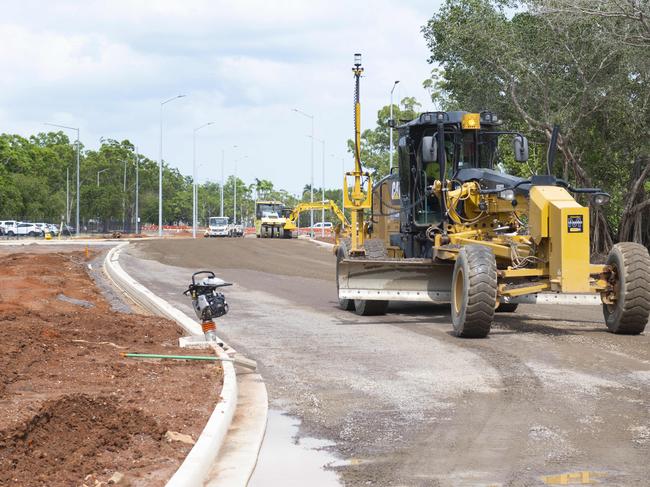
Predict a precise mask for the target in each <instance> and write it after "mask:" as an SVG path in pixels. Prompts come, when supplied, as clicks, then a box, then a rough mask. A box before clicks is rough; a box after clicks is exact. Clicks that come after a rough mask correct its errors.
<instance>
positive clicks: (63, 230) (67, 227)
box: [61, 224, 77, 237]
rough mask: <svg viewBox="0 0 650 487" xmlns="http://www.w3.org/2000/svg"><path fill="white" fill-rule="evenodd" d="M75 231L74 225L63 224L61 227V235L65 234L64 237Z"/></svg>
mask: <svg viewBox="0 0 650 487" xmlns="http://www.w3.org/2000/svg"><path fill="white" fill-rule="evenodd" d="M75 233H77V232H76V231H75V229H74V227H72V226H70V225H65V224H64V225H63V227H61V235H65V236H66V237H69V236H70V235H74V234H75Z"/></svg>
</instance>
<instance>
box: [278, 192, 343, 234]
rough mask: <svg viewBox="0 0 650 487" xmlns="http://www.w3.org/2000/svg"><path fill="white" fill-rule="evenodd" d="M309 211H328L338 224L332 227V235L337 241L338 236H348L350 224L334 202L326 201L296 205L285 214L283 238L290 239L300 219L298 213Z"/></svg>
mask: <svg viewBox="0 0 650 487" xmlns="http://www.w3.org/2000/svg"><path fill="white" fill-rule="evenodd" d="M309 210H328V211H331V212H332V213H333V214H334V215H335V216H336V218H338V220H339V223H338V225H336V226H335V227H334V233H335V235H336V238H337V239H338V238H339V236H340V235H343V236H345V235H349V234H350V222H348V219H347V218H346V217H345V213H343V211H342V210H341V209H340V208H339V207H338V206H337V204H336V203H334V201H332V200H328V201H325V202H320V201H314V202H313V203H298V204H297V205H296V206H295V207H294V208H293V209H292V210H291V211H290V212H287V217H286V222H285V224H284V236H285V238H291V237H292V232H293V231H294V230H296V229H297V228H298V226H297V222H298V218H300V213H302V212H305V211H309Z"/></svg>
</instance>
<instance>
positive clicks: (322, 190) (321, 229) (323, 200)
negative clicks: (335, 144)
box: [320, 139, 325, 237]
mask: <svg viewBox="0 0 650 487" xmlns="http://www.w3.org/2000/svg"><path fill="white" fill-rule="evenodd" d="M321 142H322V143H323V168H322V170H323V174H322V177H323V187H322V188H321V190H320V195H321V203H322V204H323V207H322V208H321V210H320V221H321V227H320V236H321V237H324V236H325V225H324V224H323V222H325V139H323V140H321Z"/></svg>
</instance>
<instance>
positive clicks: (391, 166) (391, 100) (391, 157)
mask: <svg viewBox="0 0 650 487" xmlns="http://www.w3.org/2000/svg"><path fill="white" fill-rule="evenodd" d="M397 83H399V80H397V81H395V82H394V83H393V87H392V88H391V90H390V149H389V151H388V154H389V156H388V157H389V158H390V161H389V171H390V170H392V169H393V91H395V87H396V86H397Z"/></svg>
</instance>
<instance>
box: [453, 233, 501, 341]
mask: <svg viewBox="0 0 650 487" xmlns="http://www.w3.org/2000/svg"><path fill="white" fill-rule="evenodd" d="M496 299H497V264H496V260H495V258H494V254H493V253H492V250H491V249H489V248H488V247H485V246H482V245H467V246H465V247H463V248H462V249H461V251H460V252H459V253H458V258H457V259H456V263H455V265H454V274H453V280H452V285H451V320H452V324H453V327H454V334H455V335H456V336H459V337H463V338H485V337H486V336H487V335H488V333H490V327H491V326H492V320H493V319H494V311H495V308H496Z"/></svg>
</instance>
